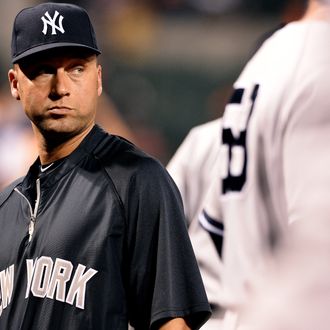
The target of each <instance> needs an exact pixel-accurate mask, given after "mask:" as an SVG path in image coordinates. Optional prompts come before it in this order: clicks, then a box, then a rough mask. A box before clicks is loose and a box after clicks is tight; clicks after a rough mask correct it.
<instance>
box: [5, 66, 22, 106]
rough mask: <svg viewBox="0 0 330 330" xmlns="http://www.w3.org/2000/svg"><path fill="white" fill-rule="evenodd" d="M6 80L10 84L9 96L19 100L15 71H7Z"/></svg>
mask: <svg viewBox="0 0 330 330" xmlns="http://www.w3.org/2000/svg"><path fill="white" fill-rule="evenodd" d="M8 80H9V84H10V91H11V95H12V96H13V97H14V98H15V99H16V100H20V96H19V91H18V80H17V71H16V70H15V69H10V70H9V71H8Z"/></svg>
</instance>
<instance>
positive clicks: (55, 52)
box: [18, 47, 97, 67]
mask: <svg viewBox="0 0 330 330" xmlns="http://www.w3.org/2000/svg"><path fill="white" fill-rule="evenodd" d="M96 57H97V56H96V55H95V53H94V52H92V51H89V50H85V49H83V48H77V47H72V48H71V47H64V48H57V49H52V50H46V51H43V52H39V53H37V54H34V55H31V56H28V57H26V58H24V59H22V60H21V61H19V62H18V64H19V65H20V66H23V67H24V66H28V65H32V64H37V63H40V62H54V63H55V62H57V61H62V60H70V59H72V60H79V59H81V60H85V61H93V60H94V59H96Z"/></svg>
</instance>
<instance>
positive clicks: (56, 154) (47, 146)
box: [34, 125, 93, 165]
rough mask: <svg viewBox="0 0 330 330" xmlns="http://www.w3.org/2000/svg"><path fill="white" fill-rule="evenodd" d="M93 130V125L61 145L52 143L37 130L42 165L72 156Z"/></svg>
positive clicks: (60, 143)
mask: <svg viewBox="0 0 330 330" xmlns="http://www.w3.org/2000/svg"><path fill="white" fill-rule="evenodd" d="M92 128H93V125H92V126H91V127H88V128H87V129H85V130H84V131H82V132H81V133H79V134H77V135H74V136H73V137H71V138H68V139H67V140H65V141H63V142H59V143H54V141H53V140H51V141H50V140H49V139H47V138H46V137H45V136H44V135H42V134H41V133H40V132H39V131H38V130H36V129H35V130H34V131H35V135H36V139H37V143H38V153H39V158H40V163H41V165H44V164H50V163H53V162H55V161H56V160H58V159H61V158H64V157H66V156H68V155H70V154H71V153H72V152H73V151H74V150H75V149H76V148H77V147H78V146H79V145H80V143H81V142H82V141H83V139H84V138H85V137H86V136H87V134H88V133H89V132H90V131H91V129H92Z"/></svg>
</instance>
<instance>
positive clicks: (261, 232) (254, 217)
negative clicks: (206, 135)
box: [200, 0, 330, 327]
mask: <svg viewBox="0 0 330 330" xmlns="http://www.w3.org/2000/svg"><path fill="white" fill-rule="evenodd" d="M328 13H329V2H328V1H322V2H321V1H318V0H310V1H309V7H308V9H307V11H306V14H305V15H304V17H303V18H302V19H301V20H300V21H297V22H292V23H290V24H288V25H286V26H285V27H284V28H282V29H281V30H279V31H277V32H276V33H275V34H274V35H272V37H270V38H269V39H268V40H267V41H266V42H265V43H264V44H263V45H262V47H261V48H260V49H259V51H258V52H257V53H256V54H255V56H254V57H253V58H252V59H251V60H250V61H249V63H248V64H247V65H246V67H245V68H244V70H243V72H242V73H241V75H240V77H239V78H238V80H237V81H236V82H235V84H234V93H233V95H232V97H231V100H230V102H229V103H228V105H227V107H226V109H225V112H224V116H223V130H222V143H221V147H220V157H221V167H220V173H219V176H218V179H217V180H215V182H214V183H213V188H211V191H210V192H209V201H208V202H206V204H205V207H204V212H203V215H207V216H201V217H200V220H201V223H202V224H203V225H204V227H205V228H207V229H208V230H210V231H212V230H213V231H214V232H215V233H216V232H217V230H218V229H219V227H222V226H223V224H224V227H225V237H224V247H223V251H222V252H223V261H224V271H223V273H222V281H223V284H224V290H223V291H222V293H221V299H222V300H223V304H224V306H228V307H229V308H231V309H232V310H234V311H236V310H237V309H239V308H240V306H241V305H244V304H245V303H246V302H247V300H248V299H247V297H248V296H249V292H251V291H252V290H253V281H254V279H255V278H258V276H257V275H256V274H262V272H263V269H264V268H265V267H266V264H267V262H266V260H267V259H268V258H269V257H270V256H271V255H272V254H273V251H274V249H275V247H276V246H277V245H278V244H279V243H280V241H281V238H282V237H283V236H284V235H285V233H286V232H287V228H288V226H289V225H291V224H292V223H294V222H298V221H313V219H315V218H319V219H324V220H326V219H327V218H328V216H329V214H330V209H329V207H330V206H329V203H328V199H329V187H330V174H329V170H328V168H329V166H330V155H329V153H328V152H327V141H328V140H329V138H330V117H329V108H330V99H329V97H328V82H329V74H330V43H329V33H330V24H329V14H328ZM212 190H213V191H212ZM228 315H229V318H228V320H229V321H230V322H229V323H231V325H233V326H234V327H235V319H236V317H235V315H233V314H232V313H228Z"/></svg>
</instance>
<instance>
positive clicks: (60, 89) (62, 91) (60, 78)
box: [50, 69, 70, 98]
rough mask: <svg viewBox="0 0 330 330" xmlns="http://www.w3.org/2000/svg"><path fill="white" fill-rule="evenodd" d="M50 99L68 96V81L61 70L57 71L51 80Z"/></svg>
mask: <svg viewBox="0 0 330 330" xmlns="http://www.w3.org/2000/svg"><path fill="white" fill-rule="evenodd" d="M50 94H51V97H53V98H61V97H63V96H68V95H70V92H69V79H68V76H67V74H66V72H65V71H64V70H63V69H58V70H57V71H56V72H55V74H54V76H53V79H52V86H51V93H50Z"/></svg>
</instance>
